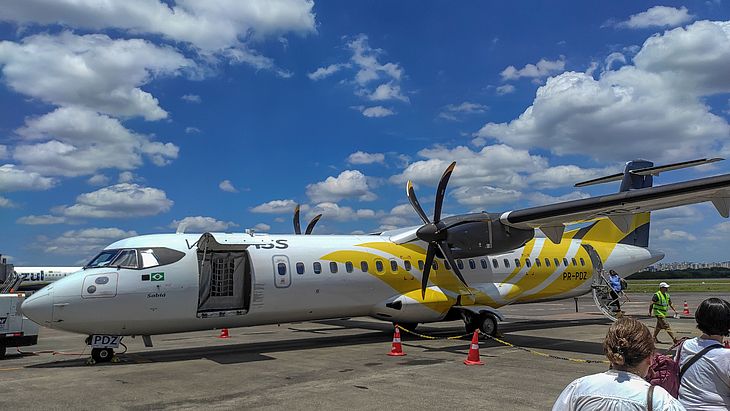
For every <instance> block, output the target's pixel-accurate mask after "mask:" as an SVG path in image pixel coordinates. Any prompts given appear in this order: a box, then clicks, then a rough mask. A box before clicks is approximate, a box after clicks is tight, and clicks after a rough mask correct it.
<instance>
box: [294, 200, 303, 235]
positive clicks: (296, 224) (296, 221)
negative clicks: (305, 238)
mask: <svg viewBox="0 0 730 411" xmlns="http://www.w3.org/2000/svg"><path fill="white" fill-rule="evenodd" d="M299 208H300V207H299V204H297V206H296V207H295V208H294V234H301V233H302V227H301V226H300V225H299Z"/></svg>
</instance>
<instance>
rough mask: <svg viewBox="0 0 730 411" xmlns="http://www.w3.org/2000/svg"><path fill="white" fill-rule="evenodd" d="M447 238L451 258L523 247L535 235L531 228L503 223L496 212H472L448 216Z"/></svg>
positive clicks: (496, 252) (446, 223)
mask: <svg viewBox="0 0 730 411" xmlns="http://www.w3.org/2000/svg"><path fill="white" fill-rule="evenodd" d="M443 222H444V224H445V225H446V226H448V227H449V229H448V237H447V239H446V241H447V242H448V244H449V246H450V247H451V250H452V252H453V254H454V258H469V257H478V256H482V255H488V254H500V253H504V252H507V251H511V250H514V249H517V248H520V247H522V246H523V245H525V243H527V242H528V241H530V240H532V238H533V237H535V230H534V229H527V230H525V229H519V228H514V227H510V226H506V225H504V224H502V222H501V221H500V220H499V214H490V213H475V214H465V215H460V216H453V217H447V218H445V219H444V220H443Z"/></svg>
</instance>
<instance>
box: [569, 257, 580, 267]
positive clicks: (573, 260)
mask: <svg viewBox="0 0 730 411" xmlns="http://www.w3.org/2000/svg"><path fill="white" fill-rule="evenodd" d="M570 261H572V262H573V267H575V266H576V265H578V263H576V262H575V258H571V259H570Z"/></svg>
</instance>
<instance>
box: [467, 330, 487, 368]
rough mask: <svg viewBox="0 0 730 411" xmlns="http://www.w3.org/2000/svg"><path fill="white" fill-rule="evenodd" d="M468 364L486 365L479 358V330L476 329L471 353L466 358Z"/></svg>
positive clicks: (470, 347)
mask: <svg viewBox="0 0 730 411" xmlns="http://www.w3.org/2000/svg"><path fill="white" fill-rule="evenodd" d="M464 364H466V365H484V363H483V362H481V361H480V360H479V331H478V330H475V331H474V335H473V336H472V337H471V345H470V346H469V355H468V356H467V357H466V359H465V360H464Z"/></svg>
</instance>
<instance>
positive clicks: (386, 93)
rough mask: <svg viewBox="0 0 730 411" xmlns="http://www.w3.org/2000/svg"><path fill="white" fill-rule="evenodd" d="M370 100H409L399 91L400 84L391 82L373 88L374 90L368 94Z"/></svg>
mask: <svg viewBox="0 0 730 411" xmlns="http://www.w3.org/2000/svg"><path fill="white" fill-rule="evenodd" d="M368 99H370V100H372V101H387V100H400V101H403V102H406V103H408V102H409V101H410V100H409V99H408V97H406V96H404V95H403V93H401V91H400V86H399V85H397V84H393V83H392V82H389V83H383V84H381V85H379V86H378V87H376V88H375V91H373V92H372V93H370V94H369V95H368Z"/></svg>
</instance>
